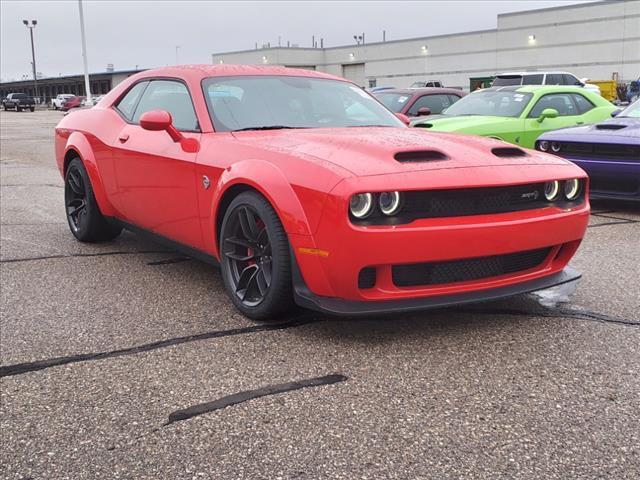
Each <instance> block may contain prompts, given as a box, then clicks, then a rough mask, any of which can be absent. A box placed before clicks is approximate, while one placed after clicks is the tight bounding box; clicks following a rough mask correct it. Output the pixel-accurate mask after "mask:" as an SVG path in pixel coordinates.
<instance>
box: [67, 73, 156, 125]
mask: <svg viewBox="0 0 640 480" xmlns="http://www.w3.org/2000/svg"><path fill="white" fill-rule="evenodd" d="M148 83H149V82H140V83H136V84H135V85H134V86H133V88H131V90H129V91H128V92H127V94H126V95H125V96H124V97H122V98H121V99H120V101H119V102H118V104H117V105H116V108H117V109H118V111H119V112H120V113H121V114H122V115H123V116H124V118H126V119H127V120H129V121H131V119H132V118H133V112H134V110H135V108H136V105H137V104H138V100H139V99H140V95H142V92H144V89H145V88H146V87H147V84H148ZM60 97H64V95H58V98H60Z"/></svg>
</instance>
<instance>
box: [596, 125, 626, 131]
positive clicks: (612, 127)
mask: <svg viewBox="0 0 640 480" xmlns="http://www.w3.org/2000/svg"><path fill="white" fill-rule="evenodd" d="M623 128H627V125H624V124H621V123H600V124H598V125H596V130H622V129H623Z"/></svg>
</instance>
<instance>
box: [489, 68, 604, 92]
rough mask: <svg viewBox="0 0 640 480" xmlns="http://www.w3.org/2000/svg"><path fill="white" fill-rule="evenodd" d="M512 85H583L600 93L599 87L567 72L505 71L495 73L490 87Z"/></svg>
mask: <svg viewBox="0 0 640 480" xmlns="http://www.w3.org/2000/svg"><path fill="white" fill-rule="evenodd" d="M514 85H569V86H572V87H583V88H586V89H587V90H591V91H592V92H593V93H597V94H598V95H600V87H598V86H597V85H593V84H591V83H587V79H586V78H583V79H579V78H578V77H576V76H575V75H574V74H572V73H569V72H537V71H535V72H507V73H501V74H499V75H496V78H494V79H493V83H492V84H491V86H492V87H510V86H514Z"/></svg>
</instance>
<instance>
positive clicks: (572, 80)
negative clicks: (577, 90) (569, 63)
mask: <svg viewBox="0 0 640 480" xmlns="http://www.w3.org/2000/svg"><path fill="white" fill-rule="evenodd" d="M562 79H563V80H564V84H565V85H573V86H574V87H579V86H581V85H582V82H581V81H580V80H578V79H577V78H576V77H574V76H573V75H569V74H568V73H565V74H563V75H562Z"/></svg>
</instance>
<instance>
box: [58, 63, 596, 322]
mask: <svg viewBox="0 0 640 480" xmlns="http://www.w3.org/2000/svg"><path fill="white" fill-rule="evenodd" d="M461 101H462V100H461ZM55 152H56V160H57V164H58V167H59V169H60V172H61V174H62V176H63V177H64V185H65V189H64V192H65V197H64V201H65V208H66V210H65V213H66V217H67V220H68V223H69V228H70V230H71V232H72V234H73V235H74V236H75V237H76V238H77V239H78V240H80V241H83V242H96V241H107V240H110V239H113V238H115V237H116V236H117V235H118V234H119V233H120V231H121V230H122V228H128V229H131V230H134V231H138V232H147V233H149V234H150V235H152V236H153V238H156V239H157V240H160V241H163V242H165V243H167V244H170V245H172V246H174V247H175V248H178V249H180V250H182V251H187V252H189V254H190V255H192V256H195V257H196V258H201V259H203V260H206V261H209V262H211V263H219V264H220V267H221V272H222V273H221V276H222V280H223V282H224V286H225V289H226V291H227V293H228V295H229V297H230V299H231V301H232V302H233V303H234V305H235V306H236V307H237V308H238V309H239V310H240V311H241V312H242V313H244V314H245V315H247V316H249V317H251V318H254V319H260V320H264V319H271V318H281V315H283V314H284V313H285V312H286V311H288V309H289V308H290V307H291V306H292V304H293V302H296V303H297V304H299V305H301V306H303V307H306V308H311V309H316V310H320V311H325V312H330V313H333V314H347V315H352V314H358V313H360V314H365V313H372V312H391V311H410V310H416V309H424V308H433V307H442V306H444V305H452V304H461V303H467V302H474V301H482V300H488V299H495V298H501V297H504V296H509V295H516V294H520V293H523V292H529V291H533V290H537V289H542V288H547V287H550V286H553V285H557V284H560V283H564V282H566V281H570V280H572V279H576V278H578V277H579V274H577V273H576V272H575V270H572V269H571V268H569V267H567V263H568V261H569V260H570V259H571V257H572V256H573V254H574V253H575V251H576V249H577V248H578V245H579V243H580V240H581V239H582V237H583V235H584V233H585V229H586V226H587V223H588V220H589V204H588V201H587V199H586V198H585V195H584V192H585V191H586V189H587V183H586V182H587V177H586V175H585V173H584V172H583V171H582V170H581V169H580V168H578V167H577V166H575V165H573V164H571V163H570V162H567V161H565V160H562V159H560V158H557V157H555V156H553V155H549V154H545V153H543V152H537V151H535V150H531V151H528V152H525V151H524V150H521V149H516V148H513V147H508V148H505V146H504V144H503V143H502V142H496V141H494V140H490V139H485V138H479V137H458V136H452V135H443V134H438V133H433V134H429V135H425V134H424V132H420V131H418V130H416V129H410V128H407V127H406V125H405V124H404V123H403V122H402V121H400V120H399V119H398V118H397V117H396V116H395V115H393V114H392V113H391V112H390V111H389V110H388V109H386V108H385V107H384V106H383V105H381V104H380V103H379V102H378V101H376V100H375V99H374V98H372V97H371V96H370V95H369V94H367V93H366V92H364V91H363V90H362V89H361V88H360V87H358V86H357V85H355V84H354V83H352V82H349V81H347V80H344V79H341V78H338V77H334V76H332V75H329V74H325V73H321V72H315V71H310V70H303V69H289V68H284V67H275V66H268V67H266V66H241V65H224V64H223V65H209V66H203V65H197V66H193V67H190V66H180V67H179V68H176V67H166V68H159V69H152V70H147V71H145V72H141V73H138V74H135V75H133V76H131V77H129V78H127V79H126V80H124V81H123V82H122V83H120V84H119V85H117V86H116V87H115V88H114V89H113V90H112V91H111V92H109V93H108V94H107V95H106V96H105V98H104V99H103V100H102V102H100V104H98V105H96V106H95V107H93V108H88V109H83V110H78V111H77V112H75V113H74V114H73V115H67V116H65V117H64V118H63V119H62V120H61V121H60V123H59V124H58V125H57V127H56V130H55ZM522 156H526V157H527V158H526V163H527V167H526V168H523V163H524V162H523V159H522ZM487 167H489V168H487ZM562 192H570V193H571V195H566V194H565V193H562ZM516 211H517V215H514V214H513V213H514V212H516ZM434 226H435V227H434ZM425 246H428V248H425Z"/></svg>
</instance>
